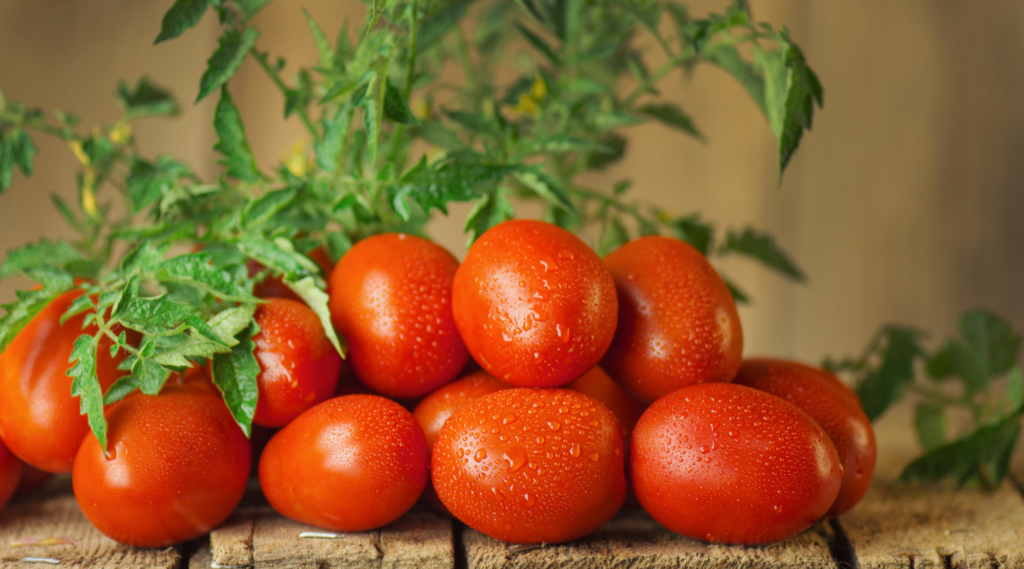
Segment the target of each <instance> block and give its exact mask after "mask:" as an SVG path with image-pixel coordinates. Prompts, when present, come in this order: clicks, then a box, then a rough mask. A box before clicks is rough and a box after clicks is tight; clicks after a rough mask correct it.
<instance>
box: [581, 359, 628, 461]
mask: <svg viewBox="0 0 1024 569" xmlns="http://www.w3.org/2000/svg"><path fill="white" fill-rule="evenodd" d="M565 388H566V389H571V390H573V391H579V392H580V393H582V394H584V395H589V396H590V397H593V398H594V399H597V400H598V401H600V402H601V404H602V405H604V406H605V407H607V408H608V410H609V411H611V412H612V413H614V414H615V418H616V419H618V420H619V426H621V427H622V440H623V443H624V445H625V449H626V456H629V454H628V452H629V439H630V437H631V436H632V434H633V427H634V426H636V422H637V421H639V420H640V416H641V415H643V414H644V409H646V408H647V407H646V406H645V405H644V404H643V403H640V402H639V401H637V400H636V399H633V397H631V396H630V395H629V394H628V393H626V392H625V391H623V389H622V388H621V387H619V386H618V385H617V384H616V383H615V382H614V381H612V378H610V377H608V374H607V373H605V372H604V370H603V369H601V368H600V367H599V366H594V367H593V368H591V369H590V371H588V372H587V373H585V374H583V375H581V376H579V377H577V378H576V379H574V380H572V381H571V382H569V383H568V384H566V386H565Z"/></svg>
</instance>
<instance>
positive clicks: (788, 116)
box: [777, 28, 824, 183]
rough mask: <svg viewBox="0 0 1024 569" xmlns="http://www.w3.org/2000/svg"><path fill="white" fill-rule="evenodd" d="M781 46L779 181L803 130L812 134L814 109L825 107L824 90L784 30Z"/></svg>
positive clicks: (781, 34) (781, 32) (801, 53)
mask: <svg viewBox="0 0 1024 569" xmlns="http://www.w3.org/2000/svg"><path fill="white" fill-rule="evenodd" d="M779 44H780V47H781V48H782V59H783V63H784V64H785V66H786V71H787V74H786V98H785V115H784V118H783V124H782V134H781V136H779V135H777V136H778V138H779V181H780V183H781V181H782V172H783V171H785V169H786V165H787V164H789V160H790V158H792V157H793V153H794V152H796V149H797V147H798V146H800V139H801V138H802V137H803V135H804V130H811V124H812V123H813V122H814V105H815V103H817V105H818V108H821V107H822V104H823V103H824V90H823V89H822V87H821V82H820V81H818V76H817V75H815V74H814V71H813V70H812V69H811V68H810V67H809V66H808V65H807V62H806V60H805V59H804V54H803V52H801V51H800V48H799V47H797V46H796V44H794V43H792V42H790V40H789V32H787V31H786V29H785V28H783V29H782V30H780V31H779Z"/></svg>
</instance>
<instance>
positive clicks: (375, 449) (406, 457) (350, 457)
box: [260, 395, 429, 531]
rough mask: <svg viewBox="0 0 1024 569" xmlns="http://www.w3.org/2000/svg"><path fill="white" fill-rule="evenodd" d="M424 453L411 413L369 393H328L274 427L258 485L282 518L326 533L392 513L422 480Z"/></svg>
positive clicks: (378, 521) (387, 519)
mask: <svg viewBox="0 0 1024 569" xmlns="http://www.w3.org/2000/svg"><path fill="white" fill-rule="evenodd" d="M428 461H429V453H428V451H427V441H426V439H425V438H424V436H423V430H422V429H420V426H419V425H418V424H417V423H416V419H414V418H413V416H412V414H411V413H409V412H408V411H406V410H405V409H404V408H402V406H400V405H399V404H397V403H395V402H394V401H391V400H388V399H385V398H383V397H379V396H376V395H347V396H344V397H336V398H334V399H329V400H327V401H324V402H323V403H321V404H319V405H317V406H316V407H313V408H312V409H310V410H308V411H306V412H305V413H303V414H302V415H299V416H298V418H296V419H295V420H294V421H292V422H291V423H289V424H288V425H287V426H286V427H284V428H283V429H281V430H280V431H278V433H277V434H276V435H274V437H273V438H272V439H270V442H269V443H268V444H267V448H266V449H264V451H263V458H262V459H260V485H261V486H262V487H263V493H264V495H266V497H267V500H268V501H269V502H270V505H271V506H273V507H274V509H275V510H277V511H278V512H279V513H280V514H282V515H283V516H285V517H287V518H290V519H292V520H295V521H297V522H300V523H304V524H310V525H314V526H319V527H322V528H326V529H330V530H333V531H365V530H370V529H374V528H378V527H381V526H383V525H385V524H388V523H391V522H392V521H394V520H396V519H398V517H399V516H401V515H402V514H403V513H405V512H406V510H408V509H409V508H410V507H412V505H413V504H414V503H415V502H416V500H417V498H419V496H420V493H422V492H423V488H424V486H426V484H427V468H428Z"/></svg>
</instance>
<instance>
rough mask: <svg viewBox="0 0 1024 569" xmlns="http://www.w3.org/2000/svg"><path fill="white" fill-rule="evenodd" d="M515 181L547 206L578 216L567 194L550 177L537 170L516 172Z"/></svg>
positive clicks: (556, 181)
mask: <svg viewBox="0 0 1024 569" xmlns="http://www.w3.org/2000/svg"><path fill="white" fill-rule="evenodd" d="M516 179H517V180H519V182H520V183H521V184H523V185H524V186H526V187H527V188H529V189H530V190H532V191H533V193H535V194H537V195H538V196H540V197H542V198H544V199H545V200H546V201H547V202H548V203H549V204H551V205H553V206H555V207H558V208H561V209H564V210H565V211H567V212H569V213H571V214H572V215H574V216H577V217H578V216H579V211H577V210H576V205H575V204H573V203H572V199H570V198H569V194H568V192H566V191H565V188H563V187H562V185H561V184H559V183H558V180H556V179H554V178H553V177H552V176H549V175H548V174H546V173H544V172H541V171H538V170H525V171H519V172H517V173H516Z"/></svg>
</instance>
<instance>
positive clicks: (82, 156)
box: [68, 140, 89, 166]
mask: <svg viewBox="0 0 1024 569" xmlns="http://www.w3.org/2000/svg"><path fill="white" fill-rule="evenodd" d="M68 147H69V148H71V152H74V154H75V158H78V161H79V162H81V163H82V166H88V165H89V155H88V154H86V153H85V151H84V150H82V143H81V142H80V141H78V140H72V141H71V142H68Z"/></svg>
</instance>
